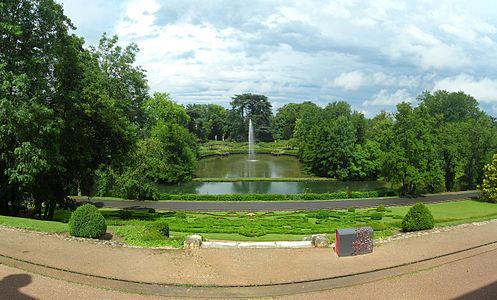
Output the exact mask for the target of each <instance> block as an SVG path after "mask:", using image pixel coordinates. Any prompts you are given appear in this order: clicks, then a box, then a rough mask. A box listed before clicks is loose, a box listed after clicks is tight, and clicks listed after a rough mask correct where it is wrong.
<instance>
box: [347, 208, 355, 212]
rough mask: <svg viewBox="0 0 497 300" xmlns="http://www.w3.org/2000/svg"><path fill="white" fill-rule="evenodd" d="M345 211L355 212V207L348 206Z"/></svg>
mask: <svg viewBox="0 0 497 300" xmlns="http://www.w3.org/2000/svg"><path fill="white" fill-rule="evenodd" d="M347 211H348V212H350V213H355V207H349V208H348V209H347Z"/></svg>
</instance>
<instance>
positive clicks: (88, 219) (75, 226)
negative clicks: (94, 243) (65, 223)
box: [69, 204, 107, 238]
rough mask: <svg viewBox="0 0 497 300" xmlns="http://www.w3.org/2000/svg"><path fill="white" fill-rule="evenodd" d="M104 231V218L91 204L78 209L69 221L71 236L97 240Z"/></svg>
mask: <svg viewBox="0 0 497 300" xmlns="http://www.w3.org/2000/svg"><path fill="white" fill-rule="evenodd" d="M106 231H107V224H106V223H105V218H104V217H103V216H102V214H101V213H100V212H99V211H98V209H97V208H96V207H95V206H93V205H91V204H85V205H83V206H80V207H78V208H77V209H76V210H75V211H74V212H73V213H72V215H71V218H70V219H69V233H70V234H71V235H72V236H78V237H86V238H98V237H100V236H102V235H103V234H105V232H106Z"/></svg>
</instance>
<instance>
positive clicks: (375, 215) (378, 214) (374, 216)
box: [371, 212, 383, 220]
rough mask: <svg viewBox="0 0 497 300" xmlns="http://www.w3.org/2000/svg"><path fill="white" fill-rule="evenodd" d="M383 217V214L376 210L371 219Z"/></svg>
mask: <svg viewBox="0 0 497 300" xmlns="http://www.w3.org/2000/svg"><path fill="white" fill-rule="evenodd" d="M381 219H383V214H382V213H380V212H374V213H372V214H371V220H381Z"/></svg>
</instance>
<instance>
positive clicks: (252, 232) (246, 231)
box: [238, 228, 266, 237]
mask: <svg viewBox="0 0 497 300" xmlns="http://www.w3.org/2000/svg"><path fill="white" fill-rule="evenodd" d="M238 234H239V235H243V236H246V237H258V236H263V235H266V231H265V230H264V229H262V228H242V229H240V230H239V231H238Z"/></svg>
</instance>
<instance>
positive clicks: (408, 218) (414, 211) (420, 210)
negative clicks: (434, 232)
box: [401, 203, 435, 231]
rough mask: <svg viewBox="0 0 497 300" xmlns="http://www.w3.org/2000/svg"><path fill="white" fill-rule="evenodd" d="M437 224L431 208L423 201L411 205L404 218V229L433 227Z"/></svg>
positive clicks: (415, 229)
mask: <svg viewBox="0 0 497 300" xmlns="http://www.w3.org/2000/svg"><path fill="white" fill-rule="evenodd" d="M433 226H435V219H434V218H433V215H432V214H431V212H430V210H429V209H428V207H426V205H424V204H423V203H418V204H416V205H414V206H413V207H411V208H410V209H409V211H408V212H407V214H406V215H405V216H404V219H403V220H402V224H401V227H402V230H403V231H418V230H426V229H432V228H433Z"/></svg>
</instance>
